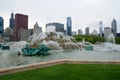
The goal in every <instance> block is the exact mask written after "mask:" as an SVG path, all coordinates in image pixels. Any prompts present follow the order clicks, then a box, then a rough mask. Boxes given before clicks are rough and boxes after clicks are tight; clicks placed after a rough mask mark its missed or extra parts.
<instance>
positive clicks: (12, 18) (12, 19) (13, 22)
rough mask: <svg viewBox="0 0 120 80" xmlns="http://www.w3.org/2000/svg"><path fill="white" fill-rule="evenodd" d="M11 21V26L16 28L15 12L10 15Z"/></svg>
mask: <svg viewBox="0 0 120 80" xmlns="http://www.w3.org/2000/svg"><path fill="white" fill-rule="evenodd" d="M9 23H10V24H9V26H10V28H11V29H13V30H14V25H15V19H14V14H13V13H11V17H10V22H9Z"/></svg>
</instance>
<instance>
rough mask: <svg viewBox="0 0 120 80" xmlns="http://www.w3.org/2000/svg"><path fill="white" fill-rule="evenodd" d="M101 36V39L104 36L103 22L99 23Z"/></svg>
mask: <svg viewBox="0 0 120 80" xmlns="http://www.w3.org/2000/svg"><path fill="white" fill-rule="evenodd" d="M99 34H100V36H101V37H102V36H103V23H102V21H100V22H99Z"/></svg>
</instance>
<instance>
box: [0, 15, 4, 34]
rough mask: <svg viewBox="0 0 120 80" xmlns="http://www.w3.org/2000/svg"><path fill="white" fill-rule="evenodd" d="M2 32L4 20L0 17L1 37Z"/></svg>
mask: <svg viewBox="0 0 120 80" xmlns="http://www.w3.org/2000/svg"><path fill="white" fill-rule="evenodd" d="M3 32H4V19H3V18H2V17H0V34H1V35H2V34H3Z"/></svg>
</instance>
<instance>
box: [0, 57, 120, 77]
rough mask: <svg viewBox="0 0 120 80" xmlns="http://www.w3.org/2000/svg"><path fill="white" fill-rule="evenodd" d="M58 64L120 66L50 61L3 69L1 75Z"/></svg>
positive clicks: (109, 62)
mask: <svg viewBox="0 0 120 80" xmlns="http://www.w3.org/2000/svg"><path fill="white" fill-rule="evenodd" d="M58 64H120V61H80V60H73V59H72V60H70V59H60V60H55V61H48V62H40V63H34V64H27V65H21V66H13V67H9V68H1V69H0V75H6V74H11V73H16V72H21V71H27V70H32V69H37V68H43V67H48V66H53V65H58Z"/></svg>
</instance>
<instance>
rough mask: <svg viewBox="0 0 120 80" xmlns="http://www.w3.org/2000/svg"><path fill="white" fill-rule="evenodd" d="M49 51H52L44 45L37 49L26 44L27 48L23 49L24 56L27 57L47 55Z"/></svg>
mask: <svg viewBox="0 0 120 80" xmlns="http://www.w3.org/2000/svg"><path fill="white" fill-rule="evenodd" d="M49 50H51V49H50V48H48V47H46V46H45V45H44V44H40V45H39V46H38V47H37V48H32V47H30V45H28V44H26V47H25V48H23V49H22V52H23V53H22V54H23V55H27V56H35V55H46V54H48V51H49Z"/></svg>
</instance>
